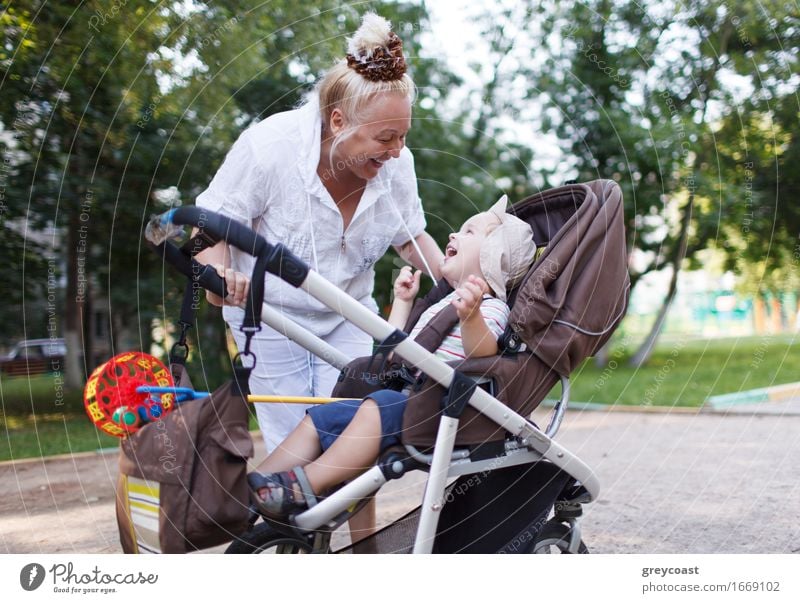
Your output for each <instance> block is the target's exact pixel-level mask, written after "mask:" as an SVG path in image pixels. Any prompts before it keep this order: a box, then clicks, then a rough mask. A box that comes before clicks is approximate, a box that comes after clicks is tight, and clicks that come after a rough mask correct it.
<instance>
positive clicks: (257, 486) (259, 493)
mask: <svg viewBox="0 0 800 603" xmlns="http://www.w3.org/2000/svg"><path fill="white" fill-rule="evenodd" d="M301 472H302V469H300V468H299V467H298V468H296V469H293V470H291V471H282V472H280V473H267V474H263V475H262V474H261V473H249V474H248V475H247V483H248V484H249V485H250V492H251V496H252V498H253V502H254V503H255V505H256V507H258V510H259V512H261V513H262V514H263V515H266V516H268V517H272V518H275V519H285V518H287V517H289V516H290V515H294V514H296V513H301V512H302V511H305V510H306V509H308V507H309V506H310V505H309V501H308V500H307V497H306V496H305V495H304V488H303V486H302V484H301V481H302V480H303V478H302V477H300V476H299V474H300V473H301ZM303 477H305V476H303ZM310 494H311V496H312V498H313V493H310ZM315 502H316V499H314V500H312V501H311V503H312V504H313V503H315Z"/></svg>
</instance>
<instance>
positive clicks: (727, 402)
mask: <svg viewBox="0 0 800 603" xmlns="http://www.w3.org/2000/svg"><path fill="white" fill-rule="evenodd" d="M793 398H800V382H798V383H786V384H784V385H774V386H771V387H761V388H758V389H749V390H745V391H742V392H734V393H732V394H722V395H718V396H709V397H708V398H707V399H706V401H705V403H704V406H708V407H710V408H712V409H714V410H722V409H726V408H731V407H735V406H738V405H740V404H756V403H760V402H781V401H785V400H791V399H793Z"/></svg>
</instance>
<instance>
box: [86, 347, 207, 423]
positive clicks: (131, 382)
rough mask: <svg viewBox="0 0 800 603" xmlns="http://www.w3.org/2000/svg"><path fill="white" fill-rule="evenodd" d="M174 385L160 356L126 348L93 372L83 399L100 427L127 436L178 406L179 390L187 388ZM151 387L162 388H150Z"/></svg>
mask: <svg viewBox="0 0 800 603" xmlns="http://www.w3.org/2000/svg"><path fill="white" fill-rule="evenodd" d="M174 386H175V383H174V381H173V379H172V375H171V374H170V372H169V370H168V369H167V367H166V366H164V364H163V363H162V362H161V361H160V360H158V359H157V358H154V357H153V356H150V355H149V354H143V353H141V352H124V353H122V354H118V355H116V356H114V357H113V358H112V359H111V360H109V361H108V362H106V363H104V364H102V365H100V366H99V367H97V368H96V369H95V370H94V372H92V374H91V376H90V377H89V380H88V381H87V382H86V388H85V389H84V391H83V402H84V406H85V407H86V414H88V415H89V418H90V419H91V420H92V422H93V423H94V424H95V425H96V426H97V427H98V428H99V429H101V430H102V431H104V432H106V433H107V434H109V435H113V436H117V437H120V438H124V437H125V436H127V435H128V434H129V433H133V432H135V431H136V430H137V429H139V428H140V427H141V426H142V425H143V424H145V423H148V422H151V421H155V420H158V419H160V418H161V417H163V416H164V415H166V414H167V413H168V412H170V411H171V410H172V409H173V408H174V407H175V404H176V395H177V394H176V391H177V390H183V389H187V388H175V387H174ZM149 387H154V388H157V389H159V392H157V393H156V392H150V391H148V388H149ZM189 391H192V390H189ZM183 398H186V396H185V394H184V395H183Z"/></svg>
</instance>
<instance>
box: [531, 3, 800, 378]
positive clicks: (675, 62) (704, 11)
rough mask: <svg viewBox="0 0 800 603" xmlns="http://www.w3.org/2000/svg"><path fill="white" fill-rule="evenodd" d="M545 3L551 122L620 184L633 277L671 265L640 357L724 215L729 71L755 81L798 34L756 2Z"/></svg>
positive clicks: (583, 171)
mask: <svg viewBox="0 0 800 603" xmlns="http://www.w3.org/2000/svg"><path fill="white" fill-rule="evenodd" d="M767 6H768V8H769V9H770V10H771V11H772V12H771V14H770V15H769V17H771V18H775V19H776V20H781V19H783V18H784V17H785V18H789V19H791V17H790V13H791V10H792V8H791V7H790V6H788V5H783V4H782V3H768V5H767ZM551 14H552V16H551V17H550V18H549V19H548V23H547V26H546V31H547V32H548V34H549V36H550V37H549V38H548V40H549V46H550V48H551V49H553V50H551V60H549V61H548V62H546V64H545V66H544V67H543V68H542V69H541V75H540V76H539V78H538V82H539V87H540V88H542V89H544V90H545V91H546V93H547V94H546V96H545V98H546V100H547V102H548V104H549V105H550V107H552V108H553V109H556V110H558V111H559V112H560V115H557V116H556V118H555V119H554V123H553V127H554V129H555V131H556V132H557V133H558V134H559V137H560V138H561V139H562V140H565V141H567V144H566V145H565V146H566V149H567V150H568V152H569V153H570V154H571V155H572V156H573V157H575V158H576V159H577V162H576V167H577V171H578V178H579V179H588V178H594V177H598V176H603V177H609V176H613V177H614V178H615V179H617V180H619V181H620V183H621V185H622V186H623V190H624V192H625V196H626V215H627V216H628V236H629V251H630V252H631V254H632V255H633V253H634V250H636V253H637V256H638V257H639V258H647V262H646V263H645V266H644V268H643V269H641V270H636V269H635V268H634V267H633V266H632V282H633V284H634V285H635V283H636V282H637V281H638V279H639V278H641V276H642V275H644V274H645V273H647V272H649V271H652V270H656V269H662V268H665V267H669V268H670V269H671V275H672V276H671V279H670V283H669V286H668V290H667V293H666V295H665V298H664V302H663V304H662V307H661V309H660V311H659V312H658V314H657V317H656V319H655V321H654V324H653V327H652V329H651V332H650V334H649V335H648V336H647V338H646V339H645V341H644V343H643V344H642V345H641V347H640V348H639V350H637V351H636V353H635V354H634V355H633V357H632V358H631V363H632V364H634V365H641V364H643V363H644V362H646V361H647V359H648V358H649V355H650V352H651V351H652V349H653V346H654V344H655V342H656V340H657V337H658V334H659V333H660V330H661V327H662V325H663V321H664V318H665V317H666V312H667V310H668V309H669V306H670V304H671V302H672V300H673V299H674V296H675V291H676V287H677V276H678V272H679V270H680V269H681V266H682V264H683V263H684V261H686V260H691V259H692V258H694V256H695V254H696V252H697V251H699V250H700V249H703V248H705V247H707V246H709V245H710V244H712V243H713V242H714V241H715V240H716V239H717V238H718V237H719V227H720V225H721V224H723V223H724V222H725V221H726V220H727V219H728V216H727V215H726V214H725V213H723V210H724V208H725V207H726V206H729V205H730V204H731V203H732V199H731V197H730V195H731V194H732V191H730V190H729V189H727V188H726V187H724V186H723V185H722V183H724V182H725V179H726V178H727V177H728V174H726V173H723V172H721V171H720V167H719V165H718V163H719V162H718V157H717V137H716V132H715V130H716V127H715V125H716V124H717V122H718V121H719V119H720V115H723V116H724V115H726V114H729V113H730V112H731V111H734V110H735V107H736V89H735V86H733V85H731V84H730V82H731V79H732V78H735V77H737V76H738V78H739V79H738V80H737V83H738V82H740V81H741V80H745V81H747V82H749V83H750V85H751V86H753V87H754V88H757V87H758V82H759V80H760V78H761V73H762V72H763V70H764V68H765V67H766V68H770V67H772V66H774V64H775V59H774V58H772V59H768V57H770V56H771V54H774V53H778V52H780V54H781V55H784V54H785V55H791V54H792V50H791V49H792V48H796V45H797V44H796V40H793V41H790V40H788V38H789V37H792V36H793V37H796V35H797V34H796V33H792V34H791V35H787V36H785V37H786V38H787V39H781V38H780V37H778V36H776V35H774V34H773V33H772V28H771V25H770V22H769V20H768V19H764V18H763V16H762V13H761V12H760V11H759V8H758V6H756V5H755V3H745V5H742V4H741V3H740V4H739V5H737V6H736V9H735V10H734V8H733V7H732V6H731V5H730V4H729V3H726V2H711V3H707V2H702V3H701V2H677V3H667V4H665V3H645V4H641V3H638V2H625V1H620V2H613V1H611V0H597V1H592V2H585V3H583V4H581V5H580V6H577V7H575V6H574V5H572V4H571V3H570V4H569V6H567V5H566V4H563V5H562V4H558V6H557V10H555V11H552V13H551ZM794 19H795V20H796V17H794ZM795 30H796V28H795ZM795 30H792V29H791V28H790V29H789V30H788V31H795ZM787 41H790V42H791V44H789V45H788V47H787V45H786V42H787ZM782 46H783V47H784V50H783V51H781V50H779V49H780V48H781V47H782ZM794 54H796V53H794ZM784 60H785V59H784ZM776 75H777V74H776ZM565 99H566V100H565Z"/></svg>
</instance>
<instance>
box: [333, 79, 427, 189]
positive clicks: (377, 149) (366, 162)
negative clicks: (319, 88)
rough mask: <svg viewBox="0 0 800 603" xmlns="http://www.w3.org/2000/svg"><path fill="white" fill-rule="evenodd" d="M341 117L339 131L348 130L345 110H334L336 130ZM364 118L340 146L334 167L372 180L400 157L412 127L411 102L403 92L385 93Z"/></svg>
mask: <svg viewBox="0 0 800 603" xmlns="http://www.w3.org/2000/svg"><path fill="white" fill-rule="evenodd" d="M337 120H339V122H340V123H339V125H340V128H341V129H340V130H339V131H346V129H347V128H346V125H345V124H344V120H343V117H342V116H341V113H338V109H334V111H333V114H332V115H331V126H332V128H333V130H334V132H336V130H337V123H336V122H337ZM361 120H362V125H360V126H356V127H355V129H354V130H353V131H352V133H351V134H350V135H349V136H345V138H344V139H343V140H342V142H341V143H340V144H338V145H337V146H336V149H335V151H334V154H333V162H334V165H333V166H332V167H333V168H334V169H336V170H337V171H338V170H346V171H349V172H351V173H352V174H353V175H354V176H356V177H358V178H361V179H363V180H370V179H371V178H374V177H375V176H377V175H378V172H379V171H380V170H381V168H382V167H383V164H384V163H386V162H387V161H389V160H390V159H396V158H397V157H399V156H400V151H402V150H403V147H404V146H405V143H406V134H407V133H408V130H409V128H411V101H410V100H409V98H408V97H407V96H405V95H401V94H396V93H385V94H381V95H379V96H376V97H375V99H374V100H373V101H372V102H371V103H370V104H369V105H368V106H367V108H366V111H365V113H364V115H362V116H361Z"/></svg>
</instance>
